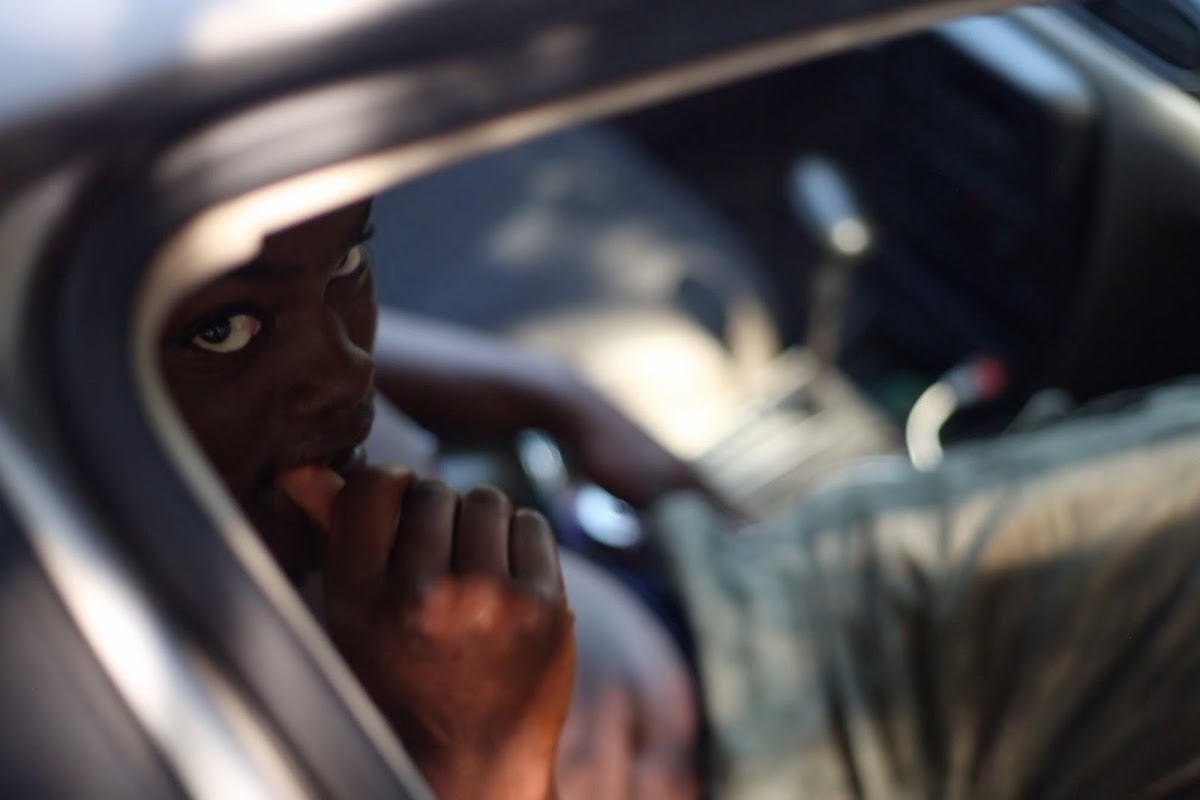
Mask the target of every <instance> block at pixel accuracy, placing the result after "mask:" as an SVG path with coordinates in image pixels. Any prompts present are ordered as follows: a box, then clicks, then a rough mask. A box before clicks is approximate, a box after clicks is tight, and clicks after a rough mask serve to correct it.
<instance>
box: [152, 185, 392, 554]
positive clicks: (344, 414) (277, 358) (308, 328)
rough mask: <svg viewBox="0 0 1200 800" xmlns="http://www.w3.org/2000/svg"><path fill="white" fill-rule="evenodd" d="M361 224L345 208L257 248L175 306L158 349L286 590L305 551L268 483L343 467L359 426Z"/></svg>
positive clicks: (364, 312)
mask: <svg viewBox="0 0 1200 800" xmlns="http://www.w3.org/2000/svg"><path fill="white" fill-rule="evenodd" d="M369 212H370V206H369V203H366V202H363V203H358V204H356V205H353V206H348V207H346V208H343V209H340V210H338V211H334V212H331V213H329V214H326V215H324V216H322V217H318V218H316V219H314V220H311V221H309V222H306V223H303V224H301V225H297V226H296V227H294V228H290V229H288V230H285V231H282V232H280V233H276V234H273V235H271V236H269V237H268V238H267V239H266V241H265V242H264V244H263V247H262V250H261V251H260V253H259V255H258V257H257V258H256V259H255V260H254V261H253V262H252V263H250V264H248V265H246V266H244V267H242V268H240V269H238V270H236V271H235V272H232V273H230V274H228V275H226V276H224V277H222V278H220V279H218V280H216V281H214V282H213V283H211V284H209V285H208V286H205V287H204V288H203V289H201V290H199V291H198V292H196V293H195V294H193V295H191V296H190V297H188V298H187V299H185V300H184V301H183V302H182V303H180V304H179V305H178V306H177V307H176V308H175V309H174V312H173V313H172V315H171V318H170V319H169V320H168V323H167V327H166V330H165V332H164V337H163V341H162V351H161V352H162V364H163V371H164V374H165V377H166V381H167V385H168V387H169V388H170V391H171V393H172V395H173V396H174V398H175V402H176V403H177V404H178V406H179V408H180V410H181V412H182V414H183V416H184V419H185V420H186V421H187V423H188V425H189V426H190V427H191V428H192V431H193V432H194V433H195V435H196V437H197V438H198V439H199V441H200V444H201V446H202V447H203V448H204V450H205V451H206V452H207V454H208V456H209V458H210V459H211V460H212V462H213V465H214V466H215V467H216V469H217V471H218V472H219V473H220V475H221V477H222V478H223V479H224V480H225V482H226V484H227V485H228V486H229V489H230V491H231V492H232V493H233V495H234V497H235V498H236V499H237V500H238V502H239V503H240V504H241V505H242V507H243V508H244V509H245V511H246V513H247V514H248V515H249V517H250V518H251V520H252V521H253V522H254V524H255V525H256V526H257V527H258V529H259V531H260V532H261V533H262V536H263V538H264V540H265V541H266V543H267V545H268V547H270V548H271V550H272V552H273V553H274V554H275V556H276V558H278V559H279V561H280V563H281V564H282V565H283V567H284V569H285V570H286V571H287V572H288V573H289V574H290V575H292V576H293V577H300V576H302V575H303V574H304V573H305V572H306V571H307V570H309V569H311V568H312V567H313V566H314V564H315V556H316V551H315V538H314V537H313V535H312V530H311V528H310V527H309V523H308V521H307V520H306V519H305V518H304V517H303V515H302V514H301V513H300V512H299V510H298V509H296V508H295V507H294V506H293V505H292V504H291V503H290V502H288V501H287V499H286V498H285V497H284V496H283V494H282V493H281V492H280V490H279V489H278V488H277V487H276V486H275V478H276V476H277V475H278V474H279V473H280V472H282V471H283V470H286V469H288V468H289V467H294V466H297V465H300V464H323V465H325V466H329V467H332V468H334V469H338V470H342V471H345V470H348V469H351V468H353V466H355V462H357V461H359V460H361V458H362V448H361V446H360V445H361V444H362V441H363V439H365V438H366V435H367V432H368V430H369V429H370V426H371V421H372V415H373V408H372V387H373V384H374V367H373V365H372V361H371V351H372V347H373V346H374V340H375V322H376V301H375V287H374V283H373V281H372V277H371V271H370V268H369V265H368V264H367V260H366V255H365V252H364V249H363V245H362V242H363V239H364V238H365V236H366V235H367V233H368V231H367V230H366V226H367V221H368V217H369Z"/></svg>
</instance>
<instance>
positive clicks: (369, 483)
mask: <svg viewBox="0 0 1200 800" xmlns="http://www.w3.org/2000/svg"><path fill="white" fill-rule="evenodd" d="M412 482H413V474H412V473H411V472H409V471H408V470H406V469H403V468H400V467H370V468H368V469H364V470H360V471H358V472H356V473H354V475H352V476H351V477H350V478H349V479H348V480H347V481H346V486H345V488H344V489H342V491H341V493H340V494H339V495H338V496H337V499H336V501H335V502H334V506H333V525H332V527H331V533H330V537H329V540H328V542H327V543H326V548H325V580H326V584H327V587H326V591H327V592H328V593H344V594H349V595H351V596H372V595H373V594H374V592H375V591H377V589H378V587H379V586H380V585H381V584H382V583H383V581H384V579H385V577H386V574H387V568H388V560H389V558H390V557H391V553H392V547H393V544H394V543H395V541H396V520H397V518H398V517H399V516H400V508H401V505H402V503H403V501H404V498H405V496H406V494H407V491H408V489H409V487H410V485H411V484H412Z"/></svg>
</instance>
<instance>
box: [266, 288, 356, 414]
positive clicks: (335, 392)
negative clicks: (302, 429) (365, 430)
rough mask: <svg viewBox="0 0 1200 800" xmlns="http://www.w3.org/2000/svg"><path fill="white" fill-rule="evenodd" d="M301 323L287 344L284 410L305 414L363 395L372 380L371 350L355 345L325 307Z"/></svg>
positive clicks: (334, 407) (346, 403) (336, 406)
mask: <svg viewBox="0 0 1200 800" xmlns="http://www.w3.org/2000/svg"><path fill="white" fill-rule="evenodd" d="M315 317H316V318H315V319H312V318H310V319H309V320H306V321H304V323H303V324H301V326H300V329H299V330H298V331H297V335H296V336H295V337H294V340H293V341H292V342H291V343H290V344H289V349H290V350H292V353H293V356H294V357H293V358H292V359H289V361H290V362H292V363H291V364H290V365H289V367H290V372H291V374H292V376H293V377H292V379H291V380H290V381H289V382H288V385H287V389H286V390H285V393H284V396H283V404H284V408H285V410H286V411H287V413H288V414H289V415H291V416H293V417H308V416H314V415H319V414H322V413H324V412H327V411H336V410H338V409H343V408H350V407H352V406H354V405H356V404H358V403H360V402H362V401H363V400H365V399H366V398H367V396H368V395H369V394H370V391H371V387H372V386H373V385H374V383H375V365H374V362H373V360H372V358H371V354H370V353H369V352H367V351H366V350H364V349H363V348H361V347H359V346H358V345H356V344H355V343H354V342H353V341H352V340H351V339H350V337H349V336H348V335H347V334H346V330H345V327H344V326H343V325H342V323H341V321H340V320H339V319H338V317H337V316H336V315H335V314H334V313H333V312H332V311H330V310H329V309H327V308H326V309H323V310H322V312H321V313H319V314H316V315H315Z"/></svg>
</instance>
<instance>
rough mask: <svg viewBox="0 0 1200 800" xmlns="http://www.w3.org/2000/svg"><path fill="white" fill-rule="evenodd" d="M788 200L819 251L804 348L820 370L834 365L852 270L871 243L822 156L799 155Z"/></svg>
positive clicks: (837, 171) (849, 193)
mask: <svg viewBox="0 0 1200 800" xmlns="http://www.w3.org/2000/svg"><path fill="white" fill-rule="evenodd" d="M787 188H788V200H789V201H790V203H791V206H792V210H793V212H795V214H796V218H797V220H798V221H799V222H800V224H801V226H802V227H803V228H804V230H805V231H806V232H807V233H808V234H809V236H810V237H811V239H812V240H813V242H814V243H815V244H816V246H817V248H818V249H819V253H820V254H819V256H818V258H817V262H816V266H815V268H814V270H813V274H812V280H811V287H812V288H811V291H812V299H811V301H810V303H809V325H808V348H809V350H811V351H812V353H813V355H814V356H815V357H816V360H817V364H818V365H819V366H820V368H822V369H830V368H833V367H834V366H835V365H836V362H837V355H838V345H839V342H840V340H841V332H842V320H843V317H844V315H845V311H846V302H847V300H848V299H849V297H850V292H851V290H852V289H853V286H854V271H855V268H856V267H857V266H858V265H859V263H861V262H862V260H863V259H864V258H865V257H866V255H867V254H868V253H869V252H870V251H871V248H872V247H873V246H874V244H875V231H874V230H873V228H872V227H871V224H870V223H869V222H868V221H867V218H866V215H865V214H864V213H863V211H862V208H861V206H860V205H859V203H858V200H857V198H856V197H855V194H854V191H853V189H851V187H850V182H849V180H848V179H847V178H846V176H845V173H844V172H843V170H842V169H841V168H839V167H838V166H837V164H835V163H834V162H833V161H832V160H830V159H829V158H827V157H825V156H821V155H807V156H802V157H801V158H799V159H798V160H797V161H796V163H795V164H794V165H793V166H792V170H791V173H790V174H789V175H788V187H787Z"/></svg>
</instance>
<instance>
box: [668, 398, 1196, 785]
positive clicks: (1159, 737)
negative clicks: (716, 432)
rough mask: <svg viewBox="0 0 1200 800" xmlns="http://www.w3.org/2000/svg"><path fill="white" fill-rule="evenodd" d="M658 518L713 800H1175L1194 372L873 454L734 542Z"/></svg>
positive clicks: (1190, 587)
mask: <svg viewBox="0 0 1200 800" xmlns="http://www.w3.org/2000/svg"><path fill="white" fill-rule="evenodd" d="M655 521H656V529H657V542H658V544H659V545H660V547H661V550H662V552H663V554H664V556H665V558H666V561H667V563H668V564H669V571H670V575H671V577H672V580H673V583H674V584H675V586H676V587H677V590H678V591H679V592H680V594H681V596H682V597H683V600H684V605H685V607H686V608H687V610H688V614H689V622H690V624H691V626H692V628H693V630H694V633H695V635H696V640H697V641H696V645H697V654H698V659H699V671H700V677H701V684H702V693H703V697H704V700H705V705H706V711H707V714H708V718H709V722H710V723H711V726H712V731H713V737H712V738H713V742H712V743H713V752H712V758H714V759H715V764H714V766H715V768H716V777H717V781H716V792H715V793H716V795H717V796H718V797H730V798H755V799H756V800H759V799H761V800H766V799H768V798H809V797H811V798H822V800H825V799H831V798H849V797H856V798H871V799H872V800H873V799H874V798H918V797H920V798H932V797H939V798H971V799H972V800H987V799H988V798H1092V799H1096V798H1159V797H1173V796H1181V797H1182V796H1192V795H1191V793H1190V789H1189V787H1190V786H1191V781H1192V780H1193V779H1196V778H1197V777H1200V383H1195V382H1186V383H1179V384H1175V385H1172V386H1168V387H1164V388H1160V389H1157V390H1155V391H1152V392H1149V393H1146V394H1144V395H1141V396H1138V397H1135V398H1129V399H1127V401H1126V402H1124V403H1123V404H1122V407H1120V408H1118V409H1112V408H1109V409H1102V410H1092V411H1091V412H1088V413H1080V414H1077V415H1073V416H1072V417H1070V418H1068V419H1066V420H1064V421H1061V422H1059V423H1056V424H1055V425H1054V426H1052V427H1048V428H1045V429H1042V430H1038V431H1033V432H1026V433H1020V434H1010V435H1008V436H1005V437H1002V438H1000V439H996V440H993V441H991V442H985V443H980V444H975V445H971V446H967V447H961V448H959V449H957V450H955V451H951V453H950V454H949V455H948V458H947V461H946V462H945V463H944V464H943V466H942V467H941V468H940V469H939V470H937V471H935V472H932V473H918V472H916V471H914V470H912V469H910V468H908V467H907V466H905V465H904V464H903V463H900V462H899V461H892V462H879V461H875V462H872V463H870V464H864V465H862V466H860V467H858V468H856V469H852V470H851V471H849V472H848V473H847V474H846V475H843V476H841V479H840V480H838V481H837V482H836V484H835V485H831V486H829V487H827V488H826V489H825V490H823V491H821V492H819V493H817V494H815V495H812V496H810V497H808V498H807V499H806V500H805V501H804V502H803V503H802V504H801V505H799V506H798V507H795V508H794V509H792V510H791V511H790V512H789V513H787V514H785V515H784V516H782V517H781V518H779V519H777V520H775V521H774V522H773V523H770V524H765V525H761V526H758V527H756V528H755V529H753V530H751V531H749V532H746V533H742V534H736V535H735V534H731V533H730V532H729V531H728V529H727V527H726V526H724V525H723V524H722V522H721V520H720V519H719V517H717V516H716V515H715V514H714V513H712V512H711V511H710V510H709V509H708V508H707V507H706V506H705V505H704V504H703V503H702V502H701V501H700V500H699V499H698V498H696V497H693V496H679V497H673V498H669V499H668V500H666V501H665V502H664V503H662V504H661V505H660V506H659V507H658V508H657V509H656V510H655ZM1197 796H1200V795H1197Z"/></svg>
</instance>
